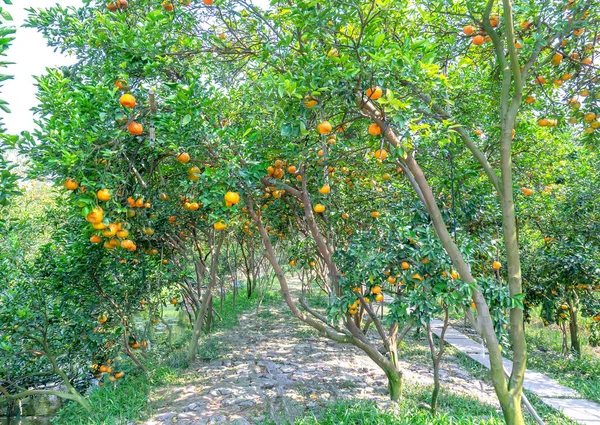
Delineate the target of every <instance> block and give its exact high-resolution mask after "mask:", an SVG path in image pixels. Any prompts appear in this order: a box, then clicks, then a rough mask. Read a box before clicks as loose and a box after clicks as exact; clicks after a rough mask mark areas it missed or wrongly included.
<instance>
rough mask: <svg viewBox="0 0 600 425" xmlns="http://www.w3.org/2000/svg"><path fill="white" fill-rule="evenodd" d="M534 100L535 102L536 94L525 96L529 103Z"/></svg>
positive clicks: (526, 101)
mask: <svg viewBox="0 0 600 425" xmlns="http://www.w3.org/2000/svg"><path fill="white" fill-rule="evenodd" d="M533 102H535V97H534V96H531V95H529V96H527V97H526V98H525V103H529V104H531V103H533Z"/></svg>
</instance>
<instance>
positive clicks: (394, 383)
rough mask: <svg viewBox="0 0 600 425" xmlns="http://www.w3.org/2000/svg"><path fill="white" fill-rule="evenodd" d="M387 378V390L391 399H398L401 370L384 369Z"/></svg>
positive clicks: (399, 395) (400, 394)
mask: <svg viewBox="0 0 600 425" xmlns="http://www.w3.org/2000/svg"><path fill="white" fill-rule="evenodd" d="M385 374H386V376H387V378H388V392H389V394H390V399H391V400H392V401H400V399H401V398H402V372H400V371H398V370H395V371H393V370H386V371H385Z"/></svg>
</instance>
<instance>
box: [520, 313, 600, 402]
mask: <svg viewBox="0 0 600 425" xmlns="http://www.w3.org/2000/svg"><path fill="white" fill-rule="evenodd" d="M525 335H526V338H527V346H528V353H527V354H528V358H527V367H528V368H530V369H533V370H537V371H539V372H544V373H546V374H547V375H549V376H550V377H552V378H553V379H556V380H557V381H558V382H560V383H561V384H563V385H565V386H567V387H570V388H573V389H574V390H577V391H578V392H579V393H580V394H581V395H582V396H583V397H585V398H587V399H590V400H594V401H596V402H600V357H599V356H598V355H597V354H595V353H594V352H593V351H592V349H591V347H590V346H589V345H588V344H587V343H586V342H585V339H584V340H583V341H582V347H581V348H582V353H581V357H580V358H577V357H576V356H575V355H573V354H568V355H566V356H563V355H562V354H561V353H560V349H561V344H562V335H561V333H560V331H559V330H558V329H555V328H553V327H546V326H541V323H538V321H537V320H536V321H534V323H533V324H530V325H528V326H526V327H525Z"/></svg>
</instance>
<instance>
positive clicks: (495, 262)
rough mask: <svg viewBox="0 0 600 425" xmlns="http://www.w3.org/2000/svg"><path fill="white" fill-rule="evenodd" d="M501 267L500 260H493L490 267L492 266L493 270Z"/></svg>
mask: <svg viewBox="0 0 600 425" xmlns="http://www.w3.org/2000/svg"><path fill="white" fill-rule="evenodd" d="M501 267H502V264H500V262H498V261H494V262H493V263H492V268H493V269H494V270H500V268H501Z"/></svg>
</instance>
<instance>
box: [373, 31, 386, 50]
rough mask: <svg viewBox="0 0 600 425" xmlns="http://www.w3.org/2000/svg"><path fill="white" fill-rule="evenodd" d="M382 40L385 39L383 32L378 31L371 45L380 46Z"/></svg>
mask: <svg viewBox="0 0 600 425" xmlns="http://www.w3.org/2000/svg"><path fill="white" fill-rule="evenodd" d="M383 40H385V33H380V34H379V35H378V36H377V37H375V41H374V42H373V45H374V46H375V47H379V46H381V43H383Z"/></svg>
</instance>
